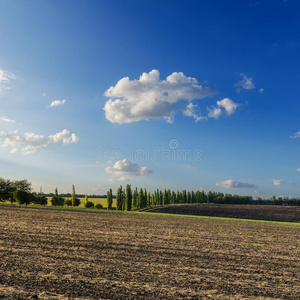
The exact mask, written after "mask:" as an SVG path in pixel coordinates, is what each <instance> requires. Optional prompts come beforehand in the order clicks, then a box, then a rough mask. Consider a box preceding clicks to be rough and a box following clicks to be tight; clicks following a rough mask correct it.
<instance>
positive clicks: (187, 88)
mask: <svg viewBox="0 0 300 300" xmlns="http://www.w3.org/2000/svg"><path fill="white" fill-rule="evenodd" d="M159 76H160V73H159V71H157V70H152V71H151V72H149V73H143V74H142V75H141V76H140V78H139V79H138V80H130V79H129V78H128V77H124V78H122V79H121V80H119V81H118V83H117V84H116V85H115V86H112V87H110V88H109V89H108V90H107V91H106V92H105V96H106V97H108V98H110V99H109V100H108V101H107V102H106V103H105V106H104V110H105V116H106V118H107V119H108V120H109V121H110V122H112V123H120V124H122V123H132V122H138V121H141V120H149V119H158V118H165V119H167V121H169V122H170V121H171V120H172V118H173V116H174V114H175V113H176V111H178V110H179V108H178V106H177V105H176V104H178V102H179V101H180V100H185V101H192V100H194V99H201V98H205V97H208V96H211V95H214V94H216V93H217V90H215V89H211V88H209V87H207V86H203V85H201V84H199V82H198V81H197V80H196V79H195V78H191V77H186V76H185V75H184V74H183V73H181V72H174V73H173V74H171V75H170V76H168V77H167V78H166V80H160V79H159ZM192 117H194V116H192ZM194 118H195V117H194Z"/></svg>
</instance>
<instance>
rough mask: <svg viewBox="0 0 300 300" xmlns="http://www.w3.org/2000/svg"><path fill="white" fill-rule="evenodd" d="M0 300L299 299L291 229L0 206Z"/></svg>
mask: <svg viewBox="0 0 300 300" xmlns="http://www.w3.org/2000/svg"><path fill="white" fill-rule="evenodd" d="M0 222H1V224H0V251H1V260H0V297H2V298H4V299H12V298H15V299H20V298H21V299H22V298H32V299H33V298H36V299H37V298H38V299H67V298H78V299H145V298H147V299H181V298H182V299H183V298H184V299H256V298H257V296H260V297H261V298H260V299H274V298H275V299H299V298H300V271H299V269H300V228H299V227H298V226H293V225H280V224H268V223H248V222H240V221H229V220H228V221H227V220H213V219H205V218H187V217H177V216H164V215H147V214H132V213H131V214H130V213H110V212H88V211H86V212H82V211H74V210H73V211H66V210H53V209H31V208H17V207H5V206H2V207H0Z"/></svg>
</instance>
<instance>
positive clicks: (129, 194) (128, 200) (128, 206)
mask: <svg viewBox="0 0 300 300" xmlns="http://www.w3.org/2000/svg"><path fill="white" fill-rule="evenodd" d="M131 206H132V190H131V185H130V184H127V185H126V210H127V211H131Z"/></svg>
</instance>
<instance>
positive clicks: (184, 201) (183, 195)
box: [182, 190, 187, 203]
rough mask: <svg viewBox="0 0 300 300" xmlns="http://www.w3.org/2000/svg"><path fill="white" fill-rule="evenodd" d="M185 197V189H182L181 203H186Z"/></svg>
mask: <svg viewBox="0 0 300 300" xmlns="http://www.w3.org/2000/svg"><path fill="white" fill-rule="evenodd" d="M186 201H187V197H186V190H183V191H182V203H186Z"/></svg>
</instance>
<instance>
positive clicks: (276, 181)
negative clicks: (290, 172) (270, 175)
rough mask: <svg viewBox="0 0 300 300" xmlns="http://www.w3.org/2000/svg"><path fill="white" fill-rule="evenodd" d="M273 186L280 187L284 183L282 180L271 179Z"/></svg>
mask: <svg viewBox="0 0 300 300" xmlns="http://www.w3.org/2000/svg"><path fill="white" fill-rule="evenodd" d="M271 180H272V182H273V184H274V185H281V184H282V183H286V181H285V180H283V179H271Z"/></svg>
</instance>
